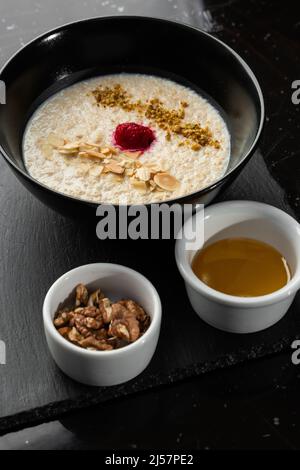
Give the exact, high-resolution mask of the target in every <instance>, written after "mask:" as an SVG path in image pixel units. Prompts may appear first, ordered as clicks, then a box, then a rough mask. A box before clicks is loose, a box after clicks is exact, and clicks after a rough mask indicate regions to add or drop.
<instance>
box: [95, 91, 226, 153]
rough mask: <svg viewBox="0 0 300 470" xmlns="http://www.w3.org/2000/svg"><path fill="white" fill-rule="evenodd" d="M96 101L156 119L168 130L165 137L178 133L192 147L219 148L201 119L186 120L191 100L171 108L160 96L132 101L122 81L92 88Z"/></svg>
mask: <svg viewBox="0 0 300 470" xmlns="http://www.w3.org/2000/svg"><path fill="white" fill-rule="evenodd" d="M92 95H93V96H94V98H95V100H96V102H97V105H98V106H100V105H102V106H104V107H110V108H115V107H119V108H121V109H123V110H125V111H129V112H130V111H137V112H139V113H143V114H144V116H145V117H146V118H147V119H149V120H150V121H152V122H155V123H156V124H157V125H158V126H159V127H160V128H161V129H163V130H164V131H166V139H167V140H170V139H171V134H177V135H178V136H180V137H182V138H184V139H185V142H186V143H187V144H188V145H189V146H190V147H191V148H192V150H195V151H197V150H200V149H201V148H202V147H205V146H208V145H209V146H212V147H215V148H216V149H219V148H220V143H219V141H218V140H216V139H214V138H213V135H212V133H211V131H210V130H209V128H208V127H207V126H206V127H202V126H200V124H199V123H192V122H184V118H185V108H187V107H188V103H187V102H185V101H181V102H180V108H179V109H168V108H166V107H165V106H164V104H163V103H162V101H161V100H159V99H158V98H154V99H151V100H147V101H146V102H142V101H141V100H138V101H136V102H135V101H132V100H131V96H130V94H129V93H128V92H127V91H126V90H125V89H124V88H123V87H122V86H121V85H120V84H116V85H114V86H112V87H109V86H105V87H103V86H99V87H97V88H95V90H93V91H92Z"/></svg>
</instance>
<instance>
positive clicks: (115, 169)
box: [105, 161, 124, 175]
mask: <svg viewBox="0 0 300 470" xmlns="http://www.w3.org/2000/svg"><path fill="white" fill-rule="evenodd" d="M105 168H106V169H107V170H108V171H110V172H111V173H116V174H117V175H122V174H123V173H124V168H122V167H121V166H120V165H118V164H117V163H116V162H114V161H111V162H110V163H107V165H106V166H105Z"/></svg>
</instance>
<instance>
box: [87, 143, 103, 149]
mask: <svg viewBox="0 0 300 470" xmlns="http://www.w3.org/2000/svg"><path fill="white" fill-rule="evenodd" d="M82 145H84V146H86V147H91V148H93V147H96V148H99V149H100V148H101V147H102V145H100V144H97V143H93V142H82Z"/></svg>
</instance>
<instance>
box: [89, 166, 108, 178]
mask: <svg viewBox="0 0 300 470" xmlns="http://www.w3.org/2000/svg"><path fill="white" fill-rule="evenodd" d="M103 168H104V166H103V165H97V166H95V167H93V168H91V169H90V171H89V173H90V175H91V176H95V177H96V178H97V177H98V176H100V175H101V173H102V172H103Z"/></svg>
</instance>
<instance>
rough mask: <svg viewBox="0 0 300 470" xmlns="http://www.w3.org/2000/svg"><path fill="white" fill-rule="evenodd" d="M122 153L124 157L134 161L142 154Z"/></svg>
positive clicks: (139, 152)
mask: <svg viewBox="0 0 300 470" xmlns="http://www.w3.org/2000/svg"><path fill="white" fill-rule="evenodd" d="M123 153H124V154H125V155H126V157H129V158H132V159H133V160H135V159H136V158H139V157H140V156H141V155H142V153H143V152H141V151H136V152H123Z"/></svg>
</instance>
